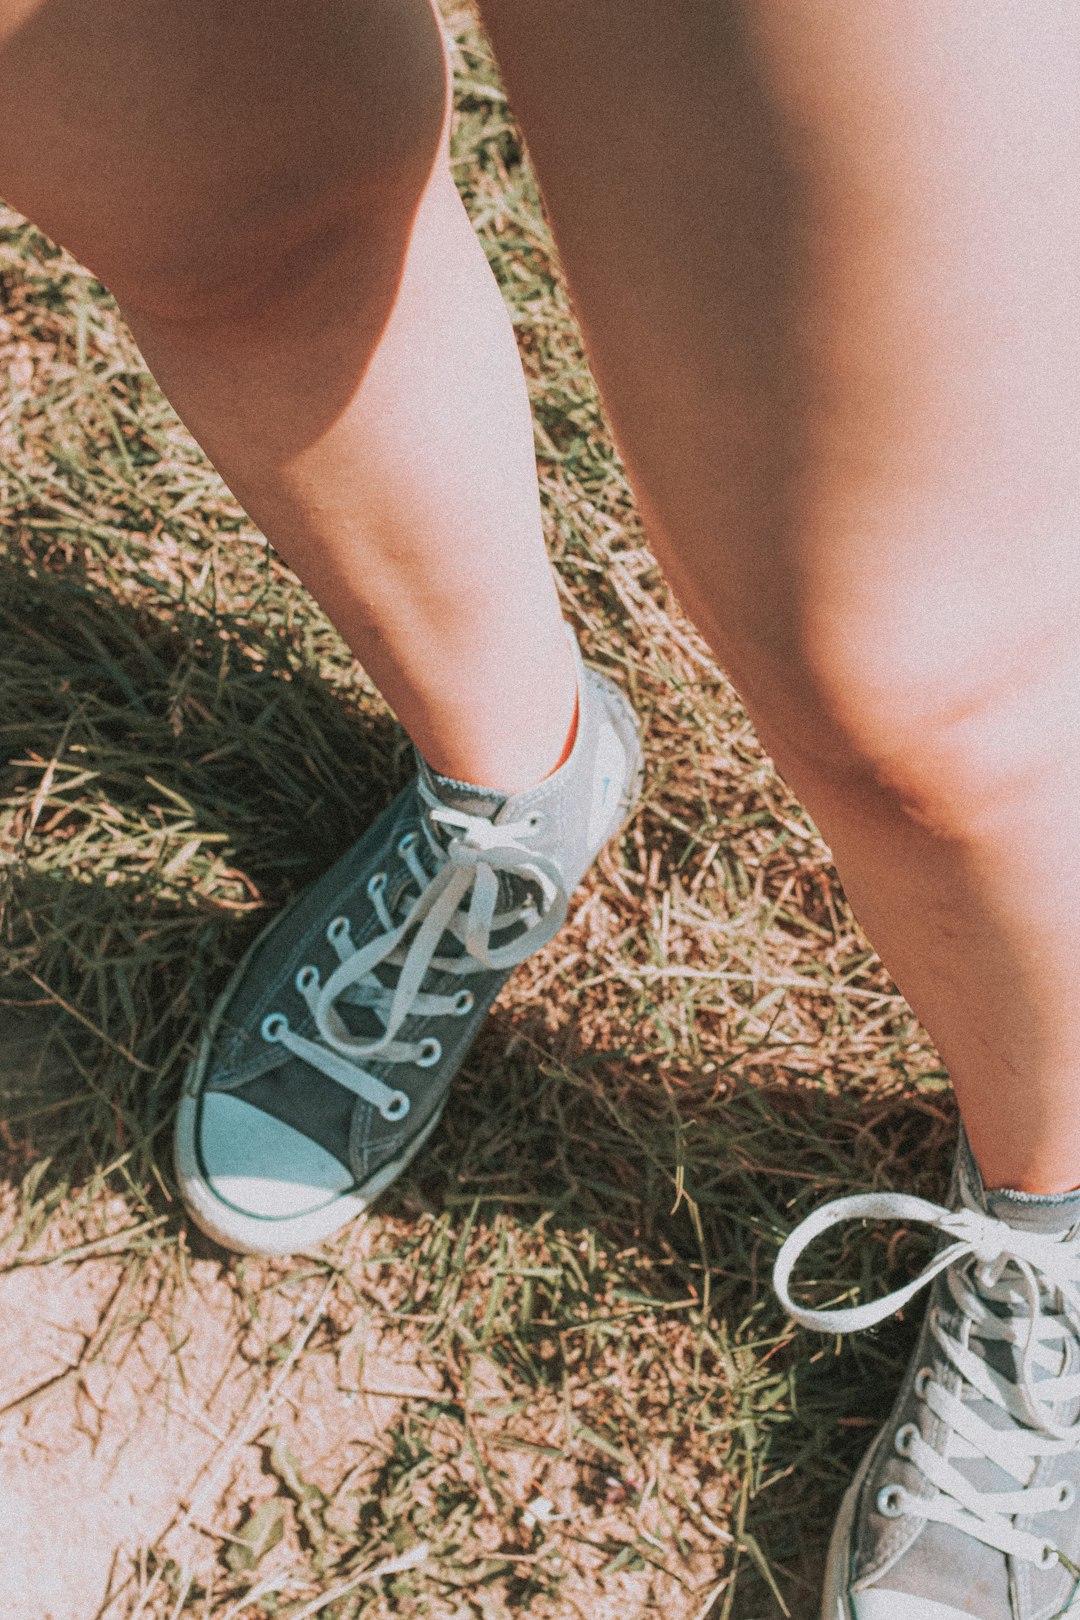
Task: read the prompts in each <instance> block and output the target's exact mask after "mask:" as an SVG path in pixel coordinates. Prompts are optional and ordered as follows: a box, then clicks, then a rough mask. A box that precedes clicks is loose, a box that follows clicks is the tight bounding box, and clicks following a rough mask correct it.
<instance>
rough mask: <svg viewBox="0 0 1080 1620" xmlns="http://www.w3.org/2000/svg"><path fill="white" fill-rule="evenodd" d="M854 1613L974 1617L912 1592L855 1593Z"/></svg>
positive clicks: (932, 1619) (882, 1619)
mask: <svg viewBox="0 0 1080 1620" xmlns="http://www.w3.org/2000/svg"><path fill="white" fill-rule="evenodd" d="M851 1612H852V1614H853V1615H854V1617H855V1620H971V1614H970V1612H968V1611H965V1610H963V1609H954V1608H953V1606H952V1604H951V1603H935V1602H934V1601H933V1599H932V1598H924V1597H912V1595H911V1593H910V1592H884V1591H882V1590H881V1589H880V1588H874V1589H873V1590H871V1591H869V1592H853V1593H852V1597H851Z"/></svg>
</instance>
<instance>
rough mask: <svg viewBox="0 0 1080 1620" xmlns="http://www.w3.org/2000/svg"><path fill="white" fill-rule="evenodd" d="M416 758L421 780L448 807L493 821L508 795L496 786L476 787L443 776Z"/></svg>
mask: <svg viewBox="0 0 1080 1620" xmlns="http://www.w3.org/2000/svg"><path fill="white" fill-rule="evenodd" d="M417 760H418V762H419V767H420V777H421V780H422V781H423V782H424V783H425V784H426V786H427V787H428V788H430V790H431V792H432V793H434V794H435V796H436V798H438V799H439V800H440V801H441V803H443V804H445V805H446V806H447V808H448V809H450V810H460V811H461V813H462V815H466V816H482V817H483V818H484V820H485V821H494V820H495V817H496V816H497V815H498V813H499V811H500V810H501V809H502V807H503V805H504V804H505V803H506V801H507V798H508V797H509V795H508V794H506V793H500V792H499V790H498V789H497V788H486V787H477V786H476V785H475V784H474V783H472V782H459V781H457V779H456V778H455V777H453V776H443V775H441V774H440V772H439V771H433V770H432V768H431V766H430V765H429V764H428V762H427V760H426V759H424V758H423V757H422V756H421V755H419V754H418V755H417Z"/></svg>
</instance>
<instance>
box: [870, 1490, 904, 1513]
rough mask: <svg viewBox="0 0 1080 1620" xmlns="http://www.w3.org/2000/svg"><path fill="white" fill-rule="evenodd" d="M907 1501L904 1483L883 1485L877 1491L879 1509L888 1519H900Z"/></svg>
mask: <svg viewBox="0 0 1080 1620" xmlns="http://www.w3.org/2000/svg"><path fill="white" fill-rule="evenodd" d="M906 1502H907V1492H906V1491H905V1490H904V1488H903V1486H902V1485H883V1486H882V1488H881V1490H880V1491H878V1493H877V1510H878V1512H879V1513H880V1514H881V1515H882V1516H883V1517H884V1518H886V1519H899V1518H900V1516H901V1515H902V1513H903V1511H904V1506H905V1504H906Z"/></svg>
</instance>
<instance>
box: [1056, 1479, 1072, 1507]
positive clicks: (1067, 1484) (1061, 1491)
mask: <svg viewBox="0 0 1080 1620" xmlns="http://www.w3.org/2000/svg"><path fill="white" fill-rule="evenodd" d="M1075 1501H1076V1487H1075V1486H1074V1485H1073V1483H1072V1481H1071V1480H1068V1479H1063V1480H1062V1482H1061V1484H1060V1485H1059V1486H1058V1501H1057V1505H1058V1507H1059V1508H1060V1509H1061V1511H1062V1512H1064V1511H1065V1509H1066V1508H1071V1507H1072V1505H1073V1503H1074V1502H1075Z"/></svg>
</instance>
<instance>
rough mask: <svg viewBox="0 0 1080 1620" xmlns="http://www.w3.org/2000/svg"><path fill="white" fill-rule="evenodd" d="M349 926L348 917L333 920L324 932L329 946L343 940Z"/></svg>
mask: <svg viewBox="0 0 1080 1620" xmlns="http://www.w3.org/2000/svg"><path fill="white" fill-rule="evenodd" d="M349 926H350V925H349V919H348V917H335V918H334V920H333V922H332V923H330V925H329V926H328V928H327V930H326V937H327V939H328V940H329V941H330V943H331V945H333V944H335V943H336V941H337V940H339V939H343V938H345V937H346V936H347V935H348V933H349Z"/></svg>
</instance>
